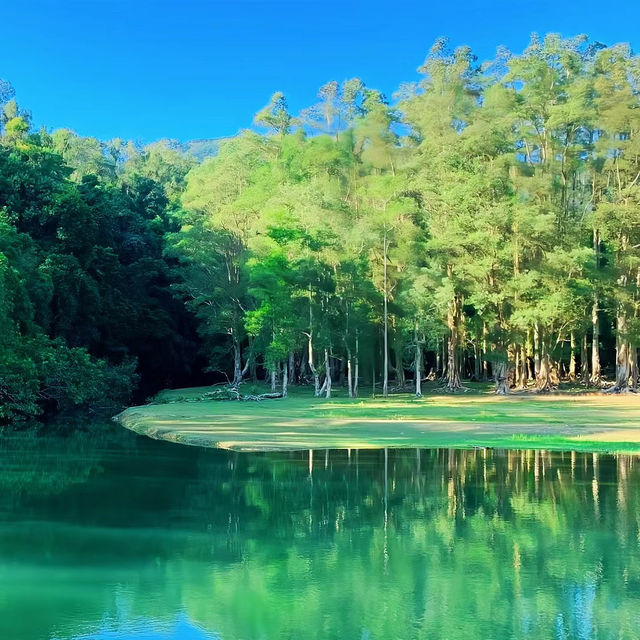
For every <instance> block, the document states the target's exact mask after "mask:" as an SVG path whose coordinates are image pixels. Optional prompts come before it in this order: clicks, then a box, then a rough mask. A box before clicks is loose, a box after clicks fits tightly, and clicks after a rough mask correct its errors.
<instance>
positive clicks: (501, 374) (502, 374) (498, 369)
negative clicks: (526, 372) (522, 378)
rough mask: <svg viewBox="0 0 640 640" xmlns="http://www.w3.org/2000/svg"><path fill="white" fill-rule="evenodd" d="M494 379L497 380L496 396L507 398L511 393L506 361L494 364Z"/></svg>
mask: <svg viewBox="0 0 640 640" xmlns="http://www.w3.org/2000/svg"><path fill="white" fill-rule="evenodd" d="M493 371H494V377H495V380H496V395H499V396H506V395H507V394H508V393H509V385H508V384H507V363H506V362H504V361H500V362H494V364H493Z"/></svg>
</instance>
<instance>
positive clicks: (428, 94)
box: [0, 35, 640, 420]
mask: <svg viewBox="0 0 640 640" xmlns="http://www.w3.org/2000/svg"><path fill="white" fill-rule="evenodd" d="M419 71H420V73H421V75H422V78H421V80H420V81H419V82H417V83H414V84H409V85H403V86H402V87H401V88H400V90H399V91H398V93H397V96H396V99H395V100H394V103H393V104H390V103H389V101H388V100H387V99H386V98H385V97H384V96H383V95H382V94H381V93H380V92H378V91H376V90H374V89H370V88H368V87H367V86H365V85H364V83H363V82H362V81H360V80H358V79H352V80H349V81H346V82H343V83H341V84H340V83H337V82H330V83H328V84H326V85H325V86H324V87H322V89H321V90H320V92H319V95H318V102H317V104H314V105H313V106H311V107H309V108H308V109H304V110H303V111H302V112H301V113H300V114H299V115H297V116H295V115H293V114H291V113H290V112H289V110H288V108H287V103H286V100H285V97H284V96H283V95H282V94H281V93H276V94H274V96H273V97H272V99H271V101H270V103H269V104H268V105H267V106H266V107H265V108H264V109H263V110H261V111H260V112H259V113H258V114H257V115H256V117H255V125H256V127H255V129H254V130H251V131H245V132H243V133H241V134H240V135H238V136H236V137H234V138H230V139H226V140H223V141H221V142H220V143H219V144H218V143H217V142H216V144H215V145H214V146H215V148H216V155H215V156H213V157H209V158H206V159H204V160H203V161H200V160H199V159H197V158H196V157H195V156H194V155H193V154H192V153H189V152H184V151H183V150H181V148H180V147H179V146H177V145H171V144H167V143H158V144H155V145H151V146H149V147H146V148H144V149H140V148H139V147H137V146H136V145H133V144H131V143H126V142H124V141H122V140H113V141H111V142H109V143H104V142H100V141H98V140H95V139H92V138H81V137H78V136H76V135H75V134H73V133H72V132H70V131H66V130H61V131H56V132H54V133H52V134H49V133H48V132H47V131H45V130H42V131H40V132H33V131H32V127H31V125H30V116H29V114H28V113H27V112H25V111H24V110H23V109H21V108H20V107H19V106H18V104H17V103H16V102H15V100H14V99H13V91H12V89H11V87H10V85H8V84H7V83H2V84H0V107H1V108H0V111H1V113H2V116H1V120H0V125H1V127H2V128H1V134H2V135H1V139H0V324H1V325H2V326H0V419H5V420H6V419H9V418H12V417H16V416H19V415H34V414H37V413H38V412H42V411H46V410H47V409H48V408H53V409H59V408H61V407H64V406H67V405H71V406H77V405H83V404H95V403H96V402H97V399H98V398H105V397H106V396H118V397H122V396H123V393H124V391H126V390H127V389H130V388H132V386H133V383H134V378H135V376H136V375H139V376H141V378H142V380H143V382H145V383H146V388H147V389H152V388H157V387H159V386H162V385H166V384H172V383H173V384H176V383H184V382H192V381H193V380H194V377H193V376H194V371H197V370H199V369H201V367H202V362H201V361H200V360H199V357H204V358H206V359H207V360H208V363H207V364H208V365H209V369H210V371H214V372H218V373H217V375H218V376H219V378H221V379H223V378H224V377H225V376H226V377H227V378H228V380H229V382H231V383H232V384H234V385H237V384H239V383H240V382H241V381H242V380H243V379H245V378H247V377H249V376H251V377H253V378H254V379H255V378H257V377H260V376H266V378H267V379H269V380H270V381H271V384H272V386H273V387H274V388H275V387H276V385H280V384H281V385H282V390H283V393H284V395H286V393H287V387H288V385H289V384H290V383H292V382H294V383H303V382H309V383H311V384H313V387H314V390H315V393H316V395H321V394H325V395H326V396H330V395H331V389H332V385H335V384H340V385H344V386H345V387H346V388H348V391H349V395H351V396H356V395H357V394H358V391H359V387H361V386H362V385H363V384H365V383H366V384H367V385H373V389H374V391H375V389H376V388H378V389H379V391H380V392H381V393H382V394H384V395H386V394H387V393H389V392H390V391H391V390H392V389H394V388H396V389H404V388H408V387H409V386H411V387H413V388H414V389H415V393H416V394H418V395H419V394H420V393H421V382H422V381H423V380H424V379H425V378H428V379H434V378H439V379H442V380H443V381H444V383H445V384H446V388H448V389H449V390H452V391H455V390H456V389H459V388H461V386H462V380H463V379H465V378H471V379H476V380H483V379H489V378H490V377H491V378H492V379H494V380H495V382H496V390H497V391H498V392H499V393H506V392H508V390H509V388H512V387H515V388H524V387H526V386H530V385H534V384H535V386H536V387H537V388H538V389H539V390H541V391H545V390H549V389H550V388H551V387H552V386H553V385H555V384H557V383H558V382H559V380H560V379H561V378H567V379H570V380H572V381H578V380H579V381H580V382H581V383H583V384H585V385H594V386H601V385H602V383H603V371H604V370H605V369H610V370H611V371H612V372H613V369H614V365H615V380H614V381H613V386H612V387H611V388H612V389H614V390H616V391H625V390H628V389H635V388H636V386H637V384H638V378H639V373H638V360H637V347H638V341H639V338H640V322H639V319H638V312H639V305H640V97H639V95H640V94H639V90H640V58H638V57H637V56H635V55H634V54H633V53H632V51H631V50H630V49H629V47H628V46H625V45H617V46H613V47H605V46H604V45H600V44H598V43H590V42H589V41H588V40H587V39H586V38H584V37H578V38H573V39H568V40H567V39H562V38H561V37H560V36H557V35H549V36H547V37H545V38H544V39H538V38H537V37H534V38H533V39H532V41H531V43H530V45H529V46H528V47H527V49H526V50H525V51H524V52H523V53H522V54H520V55H513V54H511V53H509V52H507V51H503V50H499V52H498V56H497V57H496V59H495V60H493V61H491V62H489V63H485V64H482V65H479V64H478V63H477V62H476V59H475V57H474V55H473V54H472V52H471V51H470V50H469V49H468V48H466V47H462V48H458V49H456V50H455V51H450V50H449V49H448V47H447V43H446V42H445V41H438V42H436V44H435V45H434V46H433V48H432V49H431V51H430V52H429V54H428V56H427V58H426V60H425V62H424V65H423V66H422V67H420V70H419ZM212 148H213V147H212ZM183 302H184V304H183ZM196 326H197V333H196ZM198 353H199V354H201V356H198Z"/></svg>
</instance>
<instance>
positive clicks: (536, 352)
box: [533, 322, 541, 381]
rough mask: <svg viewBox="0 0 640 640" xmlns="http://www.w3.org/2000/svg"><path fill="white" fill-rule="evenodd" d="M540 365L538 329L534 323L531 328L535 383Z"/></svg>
mask: <svg viewBox="0 0 640 640" xmlns="http://www.w3.org/2000/svg"><path fill="white" fill-rule="evenodd" d="M540 365H541V362H540V327H539V325H538V323H537V322H536V324H535V325H534V327H533V375H534V377H535V379H536V381H537V380H538V372H539V371H540Z"/></svg>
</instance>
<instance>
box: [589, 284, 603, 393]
mask: <svg viewBox="0 0 640 640" xmlns="http://www.w3.org/2000/svg"><path fill="white" fill-rule="evenodd" d="M591 326H592V327H593V338H592V339H591V384H594V385H599V384H600V376H601V374H600V319H599V317H598V296H597V295H595V296H594V297H593V306H592V307H591Z"/></svg>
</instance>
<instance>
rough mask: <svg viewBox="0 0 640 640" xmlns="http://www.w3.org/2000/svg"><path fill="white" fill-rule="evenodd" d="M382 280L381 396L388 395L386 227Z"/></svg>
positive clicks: (385, 230) (385, 229) (385, 228)
mask: <svg viewBox="0 0 640 640" xmlns="http://www.w3.org/2000/svg"><path fill="white" fill-rule="evenodd" d="M382 255H383V261H384V264H383V267H382V269H383V280H384V354H383V365H382V395H383V396H384V397H385V398H386V397H387V395H388V393H389V293H388V290H387V225H386V224H385V226H384V238H383V251H382Z"/></svg>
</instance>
